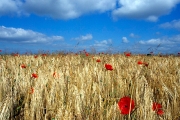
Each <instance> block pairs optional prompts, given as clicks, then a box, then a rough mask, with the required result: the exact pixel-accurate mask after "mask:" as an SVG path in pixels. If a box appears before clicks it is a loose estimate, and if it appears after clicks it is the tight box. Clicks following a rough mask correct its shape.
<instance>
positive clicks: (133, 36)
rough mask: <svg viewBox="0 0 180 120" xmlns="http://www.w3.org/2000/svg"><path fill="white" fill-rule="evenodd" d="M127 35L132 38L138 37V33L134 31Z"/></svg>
mask: <svg viewBox="0 0 180 120" xmlns="http://www.w3.org/2000/svg"><path fill="white" fill-rule="evenodd" d="M129 36H130V37H132V38H138V37H139V36H138V35H136V34H134V33H130V34H129Z"/></svg>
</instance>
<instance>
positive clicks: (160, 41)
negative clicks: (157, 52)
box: [139, 38, 174, 45]
mask: <svg viewBox="0 0 180 120" xmlns="http://www.w3.org/2000/svg"><path fill="white" fill-rule="evenodd" d="M139 43H140V44H147V45H159V44H163V45H168V44H174V42H173V41H171V40H170V38H168V39H167V40H165V39H160V38H157V39H150V40H147V41H143V40H141V41H139Z"/></svg>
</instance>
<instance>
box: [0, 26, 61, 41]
mask: <svg viewBox="0 0 180 120" xmlns="http://www.w3.org/2000/svg"><path fill="white" fill-rule="evenodd" d="M55 40H63V37H62V36H52V37H48V36H46V35H45V34H42V33H39V32H34V31H32V30H24V29H22V28H13V27H4V26H0V41H7V42H17V43H18V42H21V43H39V42H52V41H55Z"/></svg>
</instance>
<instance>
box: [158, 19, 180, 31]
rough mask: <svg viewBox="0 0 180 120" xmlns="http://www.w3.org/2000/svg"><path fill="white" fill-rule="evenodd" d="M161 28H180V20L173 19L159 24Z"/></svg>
mask: <svg viewBox="0 0 180 120" xmlns="http://www.w3.org/2000/svg"><path fill="white" fill-rule="evenodd" d="M159 26H160V27H161V28H174V29H178V30H180V20H173V21H171V22H166V23H163V24H161V25H159Z"/></svg>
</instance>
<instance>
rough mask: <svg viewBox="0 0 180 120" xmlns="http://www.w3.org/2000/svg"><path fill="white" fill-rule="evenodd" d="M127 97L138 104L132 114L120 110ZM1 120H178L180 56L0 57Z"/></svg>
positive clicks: (82, 55) (179, 107)
mask: <svg viewBox="0 0 180 120" xmlns="http://www.w3.org/2000/svg"><path fill="white" fill-rule="evenodd" d="M97 59H100V62H97V61H96V60H97ZM138 61H143V62H146V63H147V65H143V64H137V62H138ZM106 63H108V64H111V65H112V67H113V70H112V71H110V70H106V68H105V64H106ZM23 66H24V67H23ZM32 74H34V75H32ZM124 96H129V97H131V98H132V99H133V100H134V101H135V108H134V109H133V111H132V112H131V114H129V115H123V114H121V111H120V109H119V107H118V101H119V99H120V98H122V97H124ZM154 102H157V103H160V104H161V105H162V110H163V114H162V115H158V114H157V113H156V112H155V111H153V110H152V104H153V103H154ZM0 119H1V120H6V119H17V120H20V119H22V120H45V119H46V120H98V119H99V120H125V119H131V120H179V119H180V57H173V56H167V57H159V56H139V55H134V56H133V55H131V56H124V55H118V54H117V55H107V54H106V55H105V54H100V55H84V54H78V55H75V54H68V55H64V54H56V55H46V54H44V55H38V56H34V55H20V56H19V55H14V56H12V55H1V56H0Z"/></svg>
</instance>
